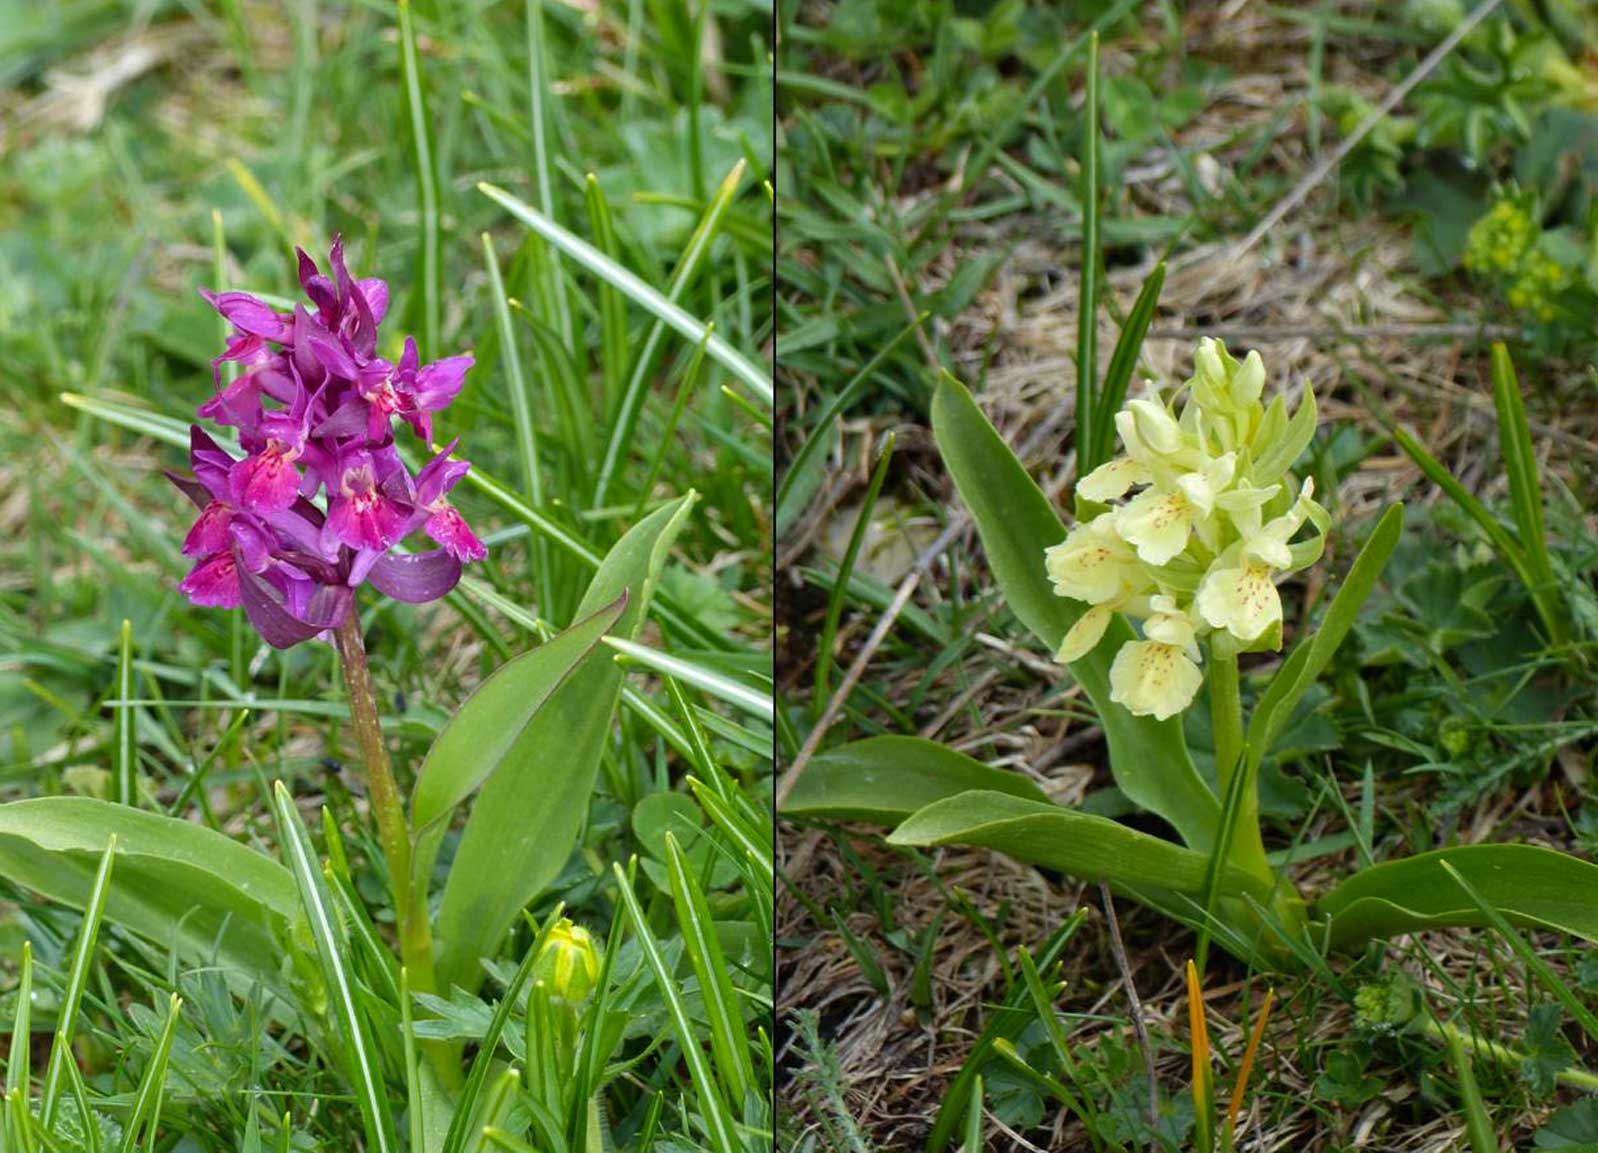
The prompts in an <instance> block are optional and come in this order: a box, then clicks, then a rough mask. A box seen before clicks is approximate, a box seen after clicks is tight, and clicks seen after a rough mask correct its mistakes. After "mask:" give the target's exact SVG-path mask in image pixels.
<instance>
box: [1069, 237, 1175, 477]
mask: <svg viewBox="0 0 1598 1153" xmlns="http://www.w3.org/2000/svg"><path fill="white" fill-rule="evenodd" d="M1164 286H1165V261H1163V260H1162V261H1160V262H1159V263H1158V264H1156V265H1155V266H1154V271H1153V272H1151V273H1149V278H1148V279H1147V280H1145V281H1144V282H1143V287H1142V288H1141V289H1139V290H1138V294H1137V300H1135V301H1134V302H1133V303H1132V311H1131V312H1129V313H1128V314H1127V317H1126V323H1125V324H1123V325H1122V326H1121V335H1120V337H1119V338H1118V339H1117V340H1116V342H1115V351H1114V352H1112V353H1110V367H1109V368H1107V369H1105V370H1104V387H1103V388H1102V389H1101V390H1100V392H1099V396H1098V405H1097V408H1096V409H1095V410H1094V413H1093V454H1092V459H1093V462H1094V465H1095V467H1096V466H1097V465H1100V464H1103V463H1104V462H1105V461H1107V460H1109V459H1110V458H1111V457H1112V456H1114V455H1115V414H1116V413H1117V412H1119V411H1120V410H1121V404H1122V402H1124V401H1125V400H1126V391H1127V388H1128V387H1129V386H1130V385H1131V382H1132V374H1133V372H1135V371H1136V370H1137V358H1138V355H1139V353H1141V352H1142V351H1143V338H1144V337H1145V336H1147V335H1148V331H1149V325H1150V323H1152V322H1153V320H1154V310H1155V309H1156V308H1158V307H1159V303H1160V289H1161V288H1163V287H1164ZM1077 475H1078V476H1086V475H1087V473H1086V471H1085V470H1084V469H1082V468H1081V467H1079V468H1078V470H1077Z"/></svg>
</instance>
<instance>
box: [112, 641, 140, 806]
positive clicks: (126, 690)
mask: <svg viewBox="0 0 1598 1153" xmlns="http://www.w3.org/2000/svg"><path fill="white" fill-rule="evenodd" d="M132 699H133V626H132V625H131V624H129V623H128V622H127V621H123V622H122V632H121V636H120V638H119V642H118V645H117V699H116V757H115V758H114V760H113V761H112V764H113V766H114V768H115V773H116V801H117V804H119V805H134V804H137V803H138V750H137V749H136V748H135V747H134V743H133V706H132V705H130V704H129V703H128V702H129V701H130V700H132Z"/></svg>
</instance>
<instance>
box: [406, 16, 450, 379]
mask: <svg viewBox="0 0 1598 1153" xmlns="http://www.w3.org/2000/svg"><path fill="white" fill-rule="evenodd" d="M399 43H400V74H401V76H402V77H403V79H404V83H405V108H406V112H407V114H408V119H409V121H410V126H411V146H412V148H413V150H414V151H415V154H416V199H417V207H418V209H419V211H420V214H421V218H422V245H421V260H420V276H419V278H418V279H419V281H420V283H421V292H422V304H421V324H422V331H421V337H420V339H419V340H417V344H419V345H420V346H421V353H422V359H423V360H429V359H431V358H432V357H435V356H437V355H438V350H439V343H438V341H439V315H440V311H439V310H440V303H439V300H440V289H439V284H440V280H441V277H442V274H441V271H440V268H439V264H440V252H439V209H438V199H439V195H438V169H437V167H436V166H435V162H434V157H433V144H432V141H431V139H430V138H429V136H428V128H427V98H426V96H425V94H424V93H423V91H422V74H421V70H420V68H418V66H417V61H416V29H415V28H414V27H413V26H412V24H411V3H410V0H399Z"/></svg>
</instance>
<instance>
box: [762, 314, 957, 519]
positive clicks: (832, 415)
mask: <svg viewBox="0 0 1598 1153" xmlns="http://www.w3.org/2000/svg"><path fill="white" fill-rule="evenodd" d="M931 315H932V314H931V313H930V312H923V313H921V315H919V316H917V317H916V318H915V319H914V320H912V321H911V322H910V323H909V324H907V325H905V326H904V327H903V328H901V329H900V330H899V331H898V332H897V333H895V334H894V336H893V339H892V340H890V341H888V343H887V344H884V345H883V346H882V347H881V348H879V349H878V350H877V353H876V355H875V356H873V357H872V358H871V359H870V360H868V361H866V363H865V364H864V365H863V366H862V367H861V369H860V371H859V372H857V373H855V374H854V376H852V377H850V378H849V383H848V384H846V385H844V386H843V387H842V388H840V389H839V390H838V394H837V395H836V396H834V397H833V398H832V399H831V400H830V401H828V402H827V407H826V408H824V409H822V410H821V415H820V416H818V417H817V418H816V421H815V424H814V425H812V426H811V429H810V435H809V436H808V437H806V438H805V442H804V443H803V444H802V445H800V446H799V451H798V452H796V453H794V455H793V460H792V461H791V462H790V463H789V465H788V469H787V471H786V472H784V473H783V474H782V483H781V484H779V485H778V486H777V524H778V525H780V526H784V527H786V526H787V525H790V524H792V523H793V521H794V518H795V517H797V516H798V515H799V511H800V510H799V509H798V508H795V507H793V503H794V495H793V494H794V485H795V484H796V483H797V482H798V480H799V478H800V477H801V476H803V475H804V473H805V471H806V470H807V469H808V468H810V467H812V466H811V463H810V462H811V458H813V457H814V456H815V455H816V454H817V453H818V452H821V451H822V449H823V448H825V446H826V443H827V439H828V435H829V432H830V430H831V428H832V424H833V422H834V421H835V420H837V419H838V417H839V416H840V415H842V413H843V412H844V411H845V410H846V409H848V407H849V406H850V405H851V404H853V403H854V402H855V400H856V399H857V398H858V397H859V396H860V394H861V393H862V392H864V391H865V388H866V385H867V384H868V383H870V381H871V376H872V374H873V373H875V372H876V371H877V369H879V368H881V367H882V365H883V364H884V363H886V361H887V359H888V357H889V356H891V355H892V354H893V350H894V349H896V348H898V347H899V345H901V344H903V343H904V341H905V340H906V339H907V338H908V337H909V336H910V334H911V333H913V332H915V330H916V329H918V328H920V327H921V326H922V325H923V324H925V323H926V320H927V317H929V316H931ZM777 535H778V536H781V535H782V530H781V529H780V528H779V530H778V533H777Z"/></svg>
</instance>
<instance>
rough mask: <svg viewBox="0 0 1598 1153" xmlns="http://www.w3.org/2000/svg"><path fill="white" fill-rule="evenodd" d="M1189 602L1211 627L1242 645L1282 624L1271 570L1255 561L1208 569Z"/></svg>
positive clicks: (1279, 595)
mask: <svg viewBox="0 0 1598 1153" xmlns="http://www.w3.org/2000/svg"><path fill="white" fill-rule="evenodd" d="M1193 605H1194V607H1195V608H1197V609H1198V611H1199V615H1200V616H1202V617H1203V618H1204V622H1205V623H1206V624H1208V625H1209V626H1210V627H1211V628H1214V629H1225V630H1226V631H1227V632H1229V633H1231V634H1232V635H1233V636H1234V637H1236V638H1237V639H1238V640H1240V641H1242V642H1243V643H1244V644H1252V643H1253V642H1254V641H1257V640H1259V638H1260V637H1261V636H1263V635H1264V634H1265V631H1266V630H1267V629H1269V628H1270V627H1271V626H1272V625H1279V624H1281V623H1282V597H1281V594H1280V593H1278V592H1277V591H1276V584H1275V582H1274V581H1272V580H1271V570H1270V569H1269V568H1267V567H1266V566H1265V565H1264V564H1262V563H1260V562H1259V561H1255V560H1248V561H1244V562H1243V563H1242V564H1239V565H1235V566H1232V567H1228V568H1221V567H1220V566H1217V567H1215V568H1212V569H1211V570H1210V571H1209V572H1208V573H1206V574H1205V577H1204V582H1203V583H1202V584H1200V585H1199V590H1198V596H1196V597H1195V598H1194V599H1193Z"/></svg>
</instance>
